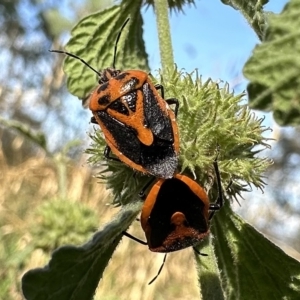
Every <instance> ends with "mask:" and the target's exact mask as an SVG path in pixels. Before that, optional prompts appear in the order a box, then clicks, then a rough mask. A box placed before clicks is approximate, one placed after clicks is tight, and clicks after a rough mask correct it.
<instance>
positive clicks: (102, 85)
mask: <svg viewBox="0 0 300 300" xmlns="http://www.w3.org/2000/svg"><path fill="white" fill-rule="evenodd" d="M107 87H108V82H105V83H103V84H101V85H100V86H99V88H98V90H97V93H100V92H103V91H105V90H106V89H107Z"/></svg>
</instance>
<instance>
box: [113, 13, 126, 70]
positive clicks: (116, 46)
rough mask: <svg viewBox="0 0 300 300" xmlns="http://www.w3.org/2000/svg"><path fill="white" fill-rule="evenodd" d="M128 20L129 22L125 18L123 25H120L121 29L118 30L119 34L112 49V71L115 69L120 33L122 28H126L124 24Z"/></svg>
mask: <svg viewBox="0 0 300 300" xmlns="http://www.w3.org/2000/svg"><path fill="white" fill-rule="evenodd" d="M129 20H130V18H127V19H126V21H125V22H124V24H123V25H122V27H121V29H120V31H119V33H118V36H117V39H116V43H115V49H114V60H113V68H114V69H115V68H116V57H117V48H118V42H119V39H120V36H121V33H122V31H123V29H124V27H125V26H126V24H127V23H128V21H129Z"/></svg>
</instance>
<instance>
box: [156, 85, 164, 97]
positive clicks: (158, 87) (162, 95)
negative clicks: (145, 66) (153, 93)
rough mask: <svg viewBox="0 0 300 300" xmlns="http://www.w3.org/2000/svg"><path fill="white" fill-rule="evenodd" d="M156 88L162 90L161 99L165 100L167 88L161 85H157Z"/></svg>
mask: <svg viewBox="0 0 300 300" xmlns="http://www.w3.org/2000/svg"><path fill="white" fill-rule="evenodd" d="M154 87H155V88H156V89H157V90H160V94H161V97H162V98H163V99H165V88H164V87H163V86H162V85H161V84H156V85H155V86H154Z"/></svg>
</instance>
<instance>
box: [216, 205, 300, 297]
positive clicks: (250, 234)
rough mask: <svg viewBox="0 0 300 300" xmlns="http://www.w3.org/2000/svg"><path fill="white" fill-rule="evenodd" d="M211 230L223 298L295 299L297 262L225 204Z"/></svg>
mask: <svg viewBox="0 0 300 300" xmlns="http://www.w3.org/2000/svg"><path fill="white" fill-rule="evenodd" d="M211 229H212V232H213V234H214V236H215V238H214V244H215V251H216V256H217V259H218V264H219V267H220V270H221V276H222V277H223V280H222V281H223V289H224V291H225V294H226V296H227V298H226V299H228V300H230V299H232V300H234V299H243V300H252V299H298V298H299V293H300V262H299V261H296V260H295V259H293V258H291V257H290V256H288V255H287V254H286V253H284V252H283V251H282V250H281V249H280V248H279V247H277V246H276V245H275V244H273V243H272V242H270V241H269V240H268V239H267V238H266V237H264V236H263V235H262V234H261V233H260V232H258V231H257V230H256V229H255V228H253V227H252V226H251V225H249V224H248V223H246V222H245V221H243V220H242V219H241V218H240V217H239V216H238V215H237V214H235V213H234V212H233V211H232V210H231V209H230V207H229V205H228V204H227V205H226V206H225V207H223V208H222V209H221V210H220V212H218V213H217V214H216V216H215V217H214V221H213V225H212V228H211Z"/></svg>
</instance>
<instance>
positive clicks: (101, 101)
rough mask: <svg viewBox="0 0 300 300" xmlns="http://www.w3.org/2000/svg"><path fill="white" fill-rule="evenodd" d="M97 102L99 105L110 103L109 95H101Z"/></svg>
mask: <svg viewBox="0 0 300 300" xmlns="http://www.w3.org/2000/svg"><path fill="white" fill-rule="evenodd" d="M98 103H99V105H107V104H109V103H110V96H108V95H105V96H103V97H100V98H99V99H98Z"/></svg>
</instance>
